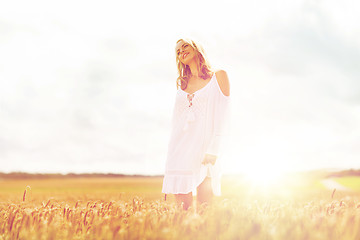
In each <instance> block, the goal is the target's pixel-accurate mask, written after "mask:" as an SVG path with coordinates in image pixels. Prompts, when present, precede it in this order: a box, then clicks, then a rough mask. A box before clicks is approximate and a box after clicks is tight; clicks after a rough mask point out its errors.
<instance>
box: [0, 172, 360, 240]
mask: <svg viewBox="0 0 360 240" xmlns="http://www.w3.org/2000/svg"><path fill="white" fill-rule="evenodd" d="M334 181H336V182H342V184H348V185H349V187H348V188H347V187H346V186H345V187H344V189H342V190H341V191H340V190H335V191H334V189H331V188H329V187H328V188H326V187H325V186H324V184H322V179H320V178H318V177H305V176H297V177H295V176H294V177H288V178H287V179H282V180H281V181H278V182H276V183H273V184H253V183H251V182H249V181H247V180H244V179H243V178H241V177H235V176H233V177H224V178H223V189H222V190H223V195H222V196H221V197H217V198H215V199H214V202H213V204H212V205H211V206H209V207H207V208H205V207H203V208H201V207H200V208H199V209H198V210H195V208H192V209H190V210H188V211H183V210H181V209H179V208H177V207H176V205H175V203H174V199H173V197H172V196H169V197H168V199H167V201H165V200H164V195H163V194H161V184H162V178H160V177H138V178H134V177H124V178H63V179H42V180H36V179H31V180H25V179H22V180H5V179H3V180H0V239H5V240H10V239H34V240H40V239H189V240H190V239H191V240H193V239H276V240H277V239H291V240H296V239H309V240H316V239H327V240H329V239H336V240H339V239H341V240H343V239H344V240H346V239H360V192H358V191H359V188H358V186H357V185H356V184H353V183H354V182H356V183H357V182H359V180H358V178H354V179H352V180H349V179H344V180H343V181H342V180H341V179H335V180H334ZM342 186H344V185H342Z"/></svg>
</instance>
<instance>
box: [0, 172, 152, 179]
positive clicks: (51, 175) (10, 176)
mask: <svg viewBox="0 0 360 240" xmlns="http://www.w3.org/2000/svg"><path fill="white" fill-rule="evenodd" d="M99 177H100V178H124V177H159V176H147V175H138V174H135V175H127V174H116V173H67V174H61V173H25V172H11V173H1V172H0V179H46V178H99Z"/></svg>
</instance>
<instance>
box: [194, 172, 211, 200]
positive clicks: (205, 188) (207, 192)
mask: <svg viewBox="0 0 360 240" xmlns="http://www.w3.org/2000/svg"><path fill="white" fill-rule="evenodd" d="M212 198H213V191H212V187H211V178H210V177H206V178H205V179H204V181H203V182H202V183H201V184H200V185H199V186H198V188H197V203H198V205H199V206H200V205H201V204H203V203H207V204H209V203H211V201H212Z"/></svg>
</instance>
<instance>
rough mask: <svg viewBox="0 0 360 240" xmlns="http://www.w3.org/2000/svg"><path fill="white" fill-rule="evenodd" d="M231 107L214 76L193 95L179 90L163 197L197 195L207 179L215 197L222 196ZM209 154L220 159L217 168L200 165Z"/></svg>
mask: <svg viewBox="0 0 360 240" xmlns="http://www.w3.org/2000/svg"><path fill="white" fill-rule="evenodd" d="M229 104H230V96H225V95H224V94H223V92H222V91H221V89H220V86H219V83H218V81H217V79H216V75H215V73H214V74H213V76H212V78H211V80H210V81H209V82H208V83H207V84H206V85H205V86H204V87H203V88H201V89H199V90H198V91H196V92H194V93H192V94H189V93H187V92H185V91H183V90H181V89H178V90H177V92H176V100H175V106H174V110H173V117H172V131H171V135H170V141H169V145H168V153H167V159H166V166H165V174H164V179H163V188H162V192H163V193H165V194H169V193H171V194H187V193H190V192H193V194H194V195H196V188H197V187H198V186H199V185H200V184H201V183H202V182H203V181H204V179H205V177H206V176H208V177H211V185H212V190H213V193H214V195H216V196H219V195H221V169H220V161H219V159H220V153H221V147H220V145H221V139H222V137H223V134H224V128H225V124H226V122H228V121H227V118H228V115H229V114H228V112H229V111H228V109H229ZM206 153H208V154H212V155H216V156H217V160H216V163H215V164H214V165H212V164H206V165H204V164H202V163H201V162H202V161H203V160H204V157H205V154H206Z"/></svg>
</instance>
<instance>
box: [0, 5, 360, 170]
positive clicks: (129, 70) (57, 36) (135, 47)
mask: <svg viewBox="0 0 360 240" xmlns="http://www.w3.org/2000/svg"><path fill="white" fill-rule="evenodd" d="M359 7H360V3H359V2H356V1H355V0H354V1H347V0H345V1H342V2H338V1H334V0H326V1H321V0H314V1H305V0H297V1H285V0H281V1H280V0H279V1H266V0H256V1H168V0H163V1H160V0H158V1H145V0H141V1H140V0H138V1H82V0H81V1H66V0H65V1H57V2H52V1H36V0H35V1H31V2H30V1H11V2H10V1H8V2H7V3H6V4H3V6H2V7H1V9H0V84H1V87H0V172H12V171H23V172H42V173H69V172H75V173H84V172H86V173H88V172H99V173H102V172H103V173H108V172H111V173H125V174H148V175H155V174H163V172H164V168H165V161H166V154H167V145H168V140H169V137H170V131H171V129H170V120H171V113H172V108H173V105H174V100H175V94H176V83H175V82H176V78H177V69H176V64H175V51H174V49H175V44H176V41H177V40H178V39H179V38H182V37H190V38H193V39H195V40H198V41H200V42H201V43H202V44H203V46H204V49H205V52H206V54H207V56H208V58H209V60H210V63H211V65H212V66H213V67H214V68H215V69H223V70H225V71H226V72H227V74H228V76H229V80H230V87H231V99H232V104H231V120H230V125H229V131H228V133H227V134H226V136H224V145H223V149H224V151H223V154H222V156H221V158H219V161H222V165H223V172H224V173H225V174H226V173H229V174H232V173H242V172H249V171H264V170H266V171H269V170H270V171H274V172H275V171H282V172H284V171H303V170H313V169H347V168H360V61H359V59H360V26H359V23H360V15H359V14H358V13H357V12H356V10H357V9H359Z"/></svg>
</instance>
